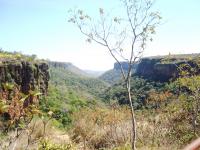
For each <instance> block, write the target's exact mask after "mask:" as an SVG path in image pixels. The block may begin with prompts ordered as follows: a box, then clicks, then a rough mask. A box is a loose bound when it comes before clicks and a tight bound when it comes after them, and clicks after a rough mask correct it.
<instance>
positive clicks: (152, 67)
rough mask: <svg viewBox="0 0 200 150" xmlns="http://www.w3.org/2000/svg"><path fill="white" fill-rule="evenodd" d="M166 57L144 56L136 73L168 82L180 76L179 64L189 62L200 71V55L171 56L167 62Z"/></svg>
mask: <svg viewBox="0 0 200 150" xmlns="http://www.w3.org/2000/svg"><path fill="white" fill-rule="evenodd" d="M164 59H165V58H164V57H162V58H143V59H142V60H141V62H140V63H139V64H138V66H137V69H136V72H135V75H138V76H140V77H143V78H145V79H149V80H154V81H160V82H167V81H169V80H170V79H175V78H177V77H178V76H179V69H178V68H179V66H180V65H184V64H189V66H191V68H195V70H196V72H195V74H199V73H200V68H199V66H198V62H199V60H200V57H198V56H197V57H193V58H190V59H186V58H171V59H169V60H168V62H167V63H164V62H163V60H164Z"/></svg>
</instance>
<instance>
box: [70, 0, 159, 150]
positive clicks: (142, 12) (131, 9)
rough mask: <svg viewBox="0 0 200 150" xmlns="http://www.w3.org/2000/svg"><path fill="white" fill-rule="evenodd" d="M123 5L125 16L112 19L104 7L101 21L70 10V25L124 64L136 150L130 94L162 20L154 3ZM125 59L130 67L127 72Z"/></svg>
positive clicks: (125, 1) (133, 0)
mask: <svg viewBox="0 0 200 150" xmlns="http://www.w3.org/2000/svg"><path fill="white" fill-rule="evenodd" d="M121 2H122V8H123V10H124V11H123V13H124V12H125V13H124V16H111V15H110V14H108V13H107V12H106V11H105V10H104V9H103V8H99V18H92V17H91V16H89V15H87V14H86V13H85V12H83V11H82V10H70V13H71V16H70V18H69V22H71V23H73V24H74V25H75V26H77V27H78V29H79V30H80V32H81V33H82V34H83V35H85V36H86V37H87V41H88V42H90V43H91V42H92V41H94V42H96V43H97V44H100V45H102V46H103V47H105V48H106V49H107V50H108V51H109V52H110V54H111V56H112V57H113V58H114V59H115V61H116V62H117V63H118V64H119V65H120V70H121V74H122V77H123V81H124V82H125V84H126V90H127V97H128V100H129V102H130V108H131V112H132V126H133V132H132V134H133V138H132V149H136V147H135V142H136V120H135V114H134V109H133V104H132V96H131V91H130V90H131V75H132V67H133V64H134V63H135V62H136V61H138V60H139V59H140V58H141V57H142V54H143V51H144V50H145V48H146V45H147V42H148V41H152V40H153V39H152V35H154V34H155V29H156V27H157V26H158V25H159V23H160V19H161V17H160V14H159V12H154V11H152V10H151V8H152V5H153V2H152V1H150V0H122V1H121ZM118 9H120V8H118ZM120 11H121V10H120ZM121 60H125V61H126V62H128V64H129V67H128V72H127V73H125V69H124V68H123V66H122V64H121V62H120V61H121Z"/></svg>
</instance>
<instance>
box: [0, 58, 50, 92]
mask: <svg viewBox="0 0 200 150" xmlns="http://www.w3.org/2000/svg"><path fill="white" fill-rule="evenodd" d="M48 81H49V71H48V64H47V63H45V62H29V61H24V60H20V61H16V60H9V61H0V87H1V86H2V84H3V83H7V82H9V83H15V84H17V85H18V86H19V87H20V88H21V91H22V92H23V93H25V94H26V93H28V92H29V91H30V90H38V91H40V92H41V93H43V94H46V93H47V89H48Z"/></svg>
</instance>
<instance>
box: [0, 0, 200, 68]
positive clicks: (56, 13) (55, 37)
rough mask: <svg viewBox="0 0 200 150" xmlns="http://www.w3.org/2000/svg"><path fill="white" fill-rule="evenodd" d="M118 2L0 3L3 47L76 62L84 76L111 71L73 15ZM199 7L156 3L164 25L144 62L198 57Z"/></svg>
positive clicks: (193, 2)
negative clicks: (87, 72)
mask: <svg viewBox="0 0 200 150" xmlns="http://www.w3.org/2000/svg"><path fill="white" fill-rule="evenodd" d="M114 5H117V3H116V1H114V0H110V1H109V2H107V1H106V0H102V1H96V2H95V3H92V1H91V0H85V1H84V2H83V1H81V0H76V1H71V0H70V1H67V0H59V1H52V0H42V1H41V0H30V1H25V0H10V1H8V0H0V20H1V24H0V47H1V48H2V49H3V50H6V51H21V52H22V53H24V54H36V55H37V56H38V57H39V58H43V59H47V58H48V59H50V60H52V61H62V62H71V63H72V64H74V65H75V66H77V67H79V68H80V69H82V70H94V71H106V70H109V69H112V68H113V64H114V62H115V61H114V59H113V58H112V57H111V56H110V55H109V53H108V52H107V51H106V50H105V49H103V48H102V47H101V46H99V45H96V44H94V43H92V44H88V43H86V42H85V38H84V36H83V35H81V33H80V32H79V31H78V29H77V28H76V27H74V26H73V25H72V24H69V23H68V18H67V12H68V9H70V8H74V7H78V8H83V9H84V10H86V11H87V12H89V13H92V14H96V13H98V8H99V7H103V8H105V9H111V8H113V7H114ZM198 6H200V1H196V0H191V1H184V2H183V1H181V0H176V1H173V0H169V1H161V0H157V1H156V4H155V6H154V8H155V10H159V11H160V12H161V16H162V17H163V18H164V19H163V22H164V23H163V25H161V26H160V27H159V28H158V29H157V34H156V35H155V38H154V41H153V42H152V43H150V44H149V45H148V47H147V49H146V51H145V53H144V56H156V55H167V54H169V53H171V54H185V53H199V52H200V42H199V41H198V38H199V35H200V28H199V26H200V19H199V14H200V10H199V7H198Z"/></svg>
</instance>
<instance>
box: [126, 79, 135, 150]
mask: <svg viewBox="0 0 200 150" xmlns="http://www.w3.org/2000/svg"><path fill="white" fill-rule="evenodd" d="M126 89H127V92H128V99H129V103H130V108H131V121H132V134H133V135H132V136H133V137H132V141H131V145H132V150H136V119H135V113H134V108H133V103H132V98H131V86H130V77H129V78H128V80H127V81H126Z"/></svg>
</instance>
